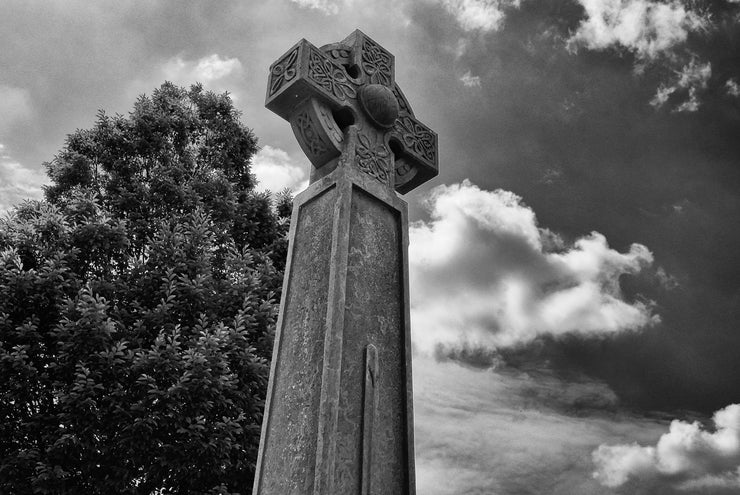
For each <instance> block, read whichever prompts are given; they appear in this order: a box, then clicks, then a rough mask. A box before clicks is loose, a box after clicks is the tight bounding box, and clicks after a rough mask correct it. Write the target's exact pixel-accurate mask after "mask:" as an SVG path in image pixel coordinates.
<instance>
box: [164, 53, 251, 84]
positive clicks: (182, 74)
mask: <svg viewBox="0 0 740 495" xmlns="http://www.w3.org/2000/svg"><path fill="white" fill-rule="evenodd" d="M241 70H242V64H241V62H240V61H239V59H237V58H221V56H219V55H218V54H215V53H214V54H213V55H209V56H207V57H203V58H200V59H198V60H184V59H183V58H181V57H174V58H172V59H170V60H168V61H167V62H166V63H165V64H164V66H163V67H162V73H163V75H164V76H165V78H166V79H167V80H168V81H171V82H174V83H176V84H181V85H187V84H192V83H194V82H202V83H203V84H204V85H207V84H208V83H212V82H214V81H218V80H220V79H223V78H225V77H226V76H229V75H231V74H236V73H238V72H240V71H241Z"/></svg>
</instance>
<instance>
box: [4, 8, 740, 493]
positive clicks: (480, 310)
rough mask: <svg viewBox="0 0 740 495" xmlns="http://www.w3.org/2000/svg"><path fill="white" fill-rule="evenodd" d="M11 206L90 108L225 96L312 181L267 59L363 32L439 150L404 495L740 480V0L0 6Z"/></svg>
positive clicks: (277, 166)
mask: <svg viewBox="0 0 740 495" xmlns="http://www.w3.org/2000/svg"><path fill="white" fill-rule="evenodd" d="M0 12H1V14H2V15H0V47H2V49H1V50H0V211H7V210H8V209H9V208H11V206H12V205H13V204H15V203H17V202H19V201H21V200H22V199H24V198H39V197H41V186H42V185H43V184H44V183H45V181H46V177H45V174H44V169H43V166H42V163H43V162H44V161H49V160H51V159H52V158H53V157H54V155H55V153H56V152H57V151H58V150H60V149H61V148H62V146H63V143H64V139H65V136H66V135H67V134H68V133H71V132H73V131H74V130H75V129H77V128H86V127H90V126H92V124H93V123H94V120H95V116H96V113H97V111H98V110H99V109H102V110H105V111H106V112H107V113H109V114H114V113H116V112H118V113H123V114H125V113H126V112H128V111H129V110H130V109H131V108H132V105H133V102H134V101H135V99H136V97H137V95H139V94H142V93H151V91H152V90H153V89H154V88H156V87H158V86H159V85H160V84H161V83H162V82H164V81H165V80H168V81H172V82H175V83H178V84H181V85H189V84H192V83H195V82H201V83H203V84H204V85H205V86H206V87H207V88H209V89H212V90H215V91H219V92H223V91H228V92H229V93H230V94H231V95H232V98H233V99H234V101H235V103H236V106H237V108H239V109H240V110H241V111H242V112H243V115H242V120H243V122H244V123H245V124H246V125H247V126H249V127H250V128H252V129H254V132H255V134H256V135H257V136H258V137H259V140H260V141H259V142H260V146H261V151H260V152H259V154H258V155H257V156H256V157H255V158H254V162H253V171H254V172H255V174H256V175H257V177H258V178H259V180H260V187H261V188H263V189H270V190H279V189H282V188H283V187H290V188H292V189H294V190H295V191H299V190H301V189H302V188H304V187H305V185H306V183H307V179H308V172H309V166H310V165H309V162H308V161H307V159H306V158H305V157H304V156H303V154H302V152H301V151H300V148H299V146H298V144H297V142H296V141H295V138H294V136H293V134H292V132H291V130H290V126H289V125H288V123H287V122H285V121H283V120H282V119H280V118H279V117H277V116H276V115H274V114H272V113H270V112H269V111H268V110H266V109H265V108H264V96H265V91H266V84H267V75H268V68H269V65H270V64H271V63H272V62H274V61H275V60H277V59H278V58H279V57H280V55H281V54H283V53H284V52H286V51H287V50H288V49H289V48H290V47H291V46H292V45H293V44H294V43H296V42H297V41H298V40H300V39H301V38H305V39H307V40H309V41H310V42H312V43H313V44H315V45H317V46H321V45H323V44H327V43H332V42H337V41H340V40H342V39H344V38H345V37H346V36H347V35H348V34H349V33H351V32H352V31H353V30H355V29H358V28H359V29H361V30H362V31H363V32H365V33H366V34H368V35H369V36H371V37H372V38H373V39H375V40H376V41H378V42H379V43H380V44H381V45H383V46H384V47H385V48H386V49H388V50H389V51H390V52H391V53H393V54H394V55H395V60H396V81H397V82H398V83H399V85H400V86H401V88H402V89H403V91H404V93H405V95H406V97H407V98H408V101H409V102H410V104H411V106H412V107H413V109H414V113H415V115H416V117H417V118H418V119H419V120H421V121H422V122H424V123H425V124H426V125H428V126H429V127H431V128H432V129H434V130H435V131H436V132H437V133H438V135H439V152H440V160H439V165H440V173H439V176H438V177H437V178H435V179H433V180H432V181H430V182H428V183H427V184H425V185H423V186H421V187H419V188H418V189H416V190H415V191H413V192H411V193H409V194H407V195H405V196H404V199H405V200H406V201H407V202H408V203H409V211H410V220H411V226H410V241H411V242H410V248H409V260H410V263H409V264H410V281H411V284H410V285H411V316H412V340H413V345H414V347H413V357H414V359H413V372H414V408H415V436H416V471H417V491H418V493H419V494H420V495H427V494H429V495H447V494H469V495H473V494H496V495H510V494H511V495H524V494H531V495H540V494H554V495H558V494H562V495H579V494H587V495H593V494H607V495H609V494H630V495H641V494H654V495H665V494H737V493H740V359H738V353H739V352H740V351H739V349H740V328H738V324H737V323H736V322H737V319H738V317H740V230H738V229H737V228H736V226H737V223H738V219H739V218H740V139H738V136H739V135H740V1H738V0H714V1H711V2H710V1H702V0H394V1H391V0H378V1H370V0H366V1H360V0H270V1H247V0H241V1H232V0H222V1H219V2H195V1H188V0H178V1H174V0H171V1H155V0H152V1H147V2H132V1H115V2H113V1H97V2H86V1H79V0H65V1H64V2H62V1H44V2H41V1H33V0H22V1H15V0H3V2H2V3H0Z"/></svg>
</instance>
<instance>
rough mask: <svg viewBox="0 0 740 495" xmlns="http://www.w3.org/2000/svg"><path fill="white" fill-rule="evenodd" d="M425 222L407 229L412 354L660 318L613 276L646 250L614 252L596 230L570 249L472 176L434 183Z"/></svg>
mask: <svg viewBox="0 0 740 495" xmlns="http://www.w3.org/2000/svg"><path fill="white" fill-rule="evenodd" d="M429 205H430V207H431V217H432V218H431V221H430V222H428V223H427V222H420V223H416V224H414V225H412V226H411V229H410V240H411V242H410V248H409V260H410V261H409V262H410V277H411V278H410V281H411V287H412V290H411V294H412V301H411V315H412V328H413V335H414V344H415V346H416V349H417V350H418V351H421V352H424V353H431V352H434V351H435V349H437V348H438V347H439V346H442V347H443V348H444V347H447V348H450V349H455V348H460V347H468V348H470V347H472V348H481V349H490V350H495V349H497V348H501V347H508V346H515V345H519V344H523V343H527V342H530V341H532V340H534V339H535V338H537V337H538V336H540V335H562V334H566V333H575V334H581V335H609V334H614V333H618V332H623V331H627V330H633V329H639V328H642V327H645V326H648V325H651V324H653V323H655V322H657V321H658V317H657V316H656V315H653V314H652V312H651V308H650V304H646V303H642V302H628V301H625V300H624V298H623V297H622V294H621V290H620V286H619V277H620V276H621V275H623V274H627V273H637V272H639V271H640V270H641V269H642V268H643V267H645V266H647V265H649V264H650V263H652V260H653V257H652V254H651V253H650V251H648V249H647V248H646V247H645V246H642V245H640V244H633V245H632V246H631V247H630V249H629V251H628V252H626V253H620V252H617V251H616V250H613V249H611V248H609V246H608V245H607V242H606V239H605V238H604V236H602V235H601V234H599V233H596V232H593V233H591V234H590V235H588V236H586V237H583V238H581V239H578V240H577V241H576V242H575V244H574V245H573V246H570V248H569V249H568V250H565V251H558V252H550V249H551V248H556V249H557V247H558V246H560V247H563V246H564V243H563V241H562V239H560V238H559V237H558V236H557V235H555V234H553V233H552V232H550V231H548V230H545V229H540V228H538V226H537V220H536V218H535V214H534V212H533V211H532V210H531V209H530V208H529V207H527V206H525V205H523V204H522V202H521V198H519V197H518V196H516V195H515V194H513V193H511V192H507V191H501V190H497V191H493V192H490V191H485V190H481V189H479V188H478V187H476V186H474V185H472V184H471V183H469V182H468V181H465V182H463V183H462V184H458V185H452V186H440V187H438V188H436V189H434V190H433V192H432V194H431V197H430V199H429Z"/></svg>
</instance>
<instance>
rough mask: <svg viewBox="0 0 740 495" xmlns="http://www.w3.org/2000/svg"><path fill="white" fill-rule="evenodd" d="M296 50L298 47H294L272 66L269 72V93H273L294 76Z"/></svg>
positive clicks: (296, 59)
mask: <svg viewBox="0 0 740 495" xmlns="http://www.w3.org/2000/svg"><path fill="white" fill-rule="evenodd" d="M298 50H299V47H295V49H293V50H292V51H291V52H290V53H289V54H287V55H286V56H285V57H284V58H283V59H282V60H280V61H279V62H278V63H277V64H275V65H274V66H273V67H272V71H271V72H270V95H273V94H275V93H276V92H277V90H278V89H280V88H281V87H282V86H283V85H284V84H285V83H287V82H288V81H291V80H292V79H293V78H294V77H295V76H296V62H297V61H298Z"/></svg>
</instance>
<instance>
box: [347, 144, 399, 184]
mask: <svg viewBox="0 0 740 495" xmlns="http://www.w3.org/2000/svg"><path fill="white" fill-rule="evenodd" d="M357 140H358V143H357V148H356V149H355V164H356V165H357V168H358V169H360V170H361V171H363V172H365V173H366V174H368V175H369V176H370V177H372V178H373V179H375V180H377V181H378V182H380V183H381V184H386V185H387V184H389V183H390V182H389V177H390V176H389V171H390V170H391V156H392V155H391V150H390V149H388V147H387V146H386V145H385V144H383V143H377V144H373V143H371V142H370V139H368V138H367V136H364V135H363V134H358V135H357Z"/></svg>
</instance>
